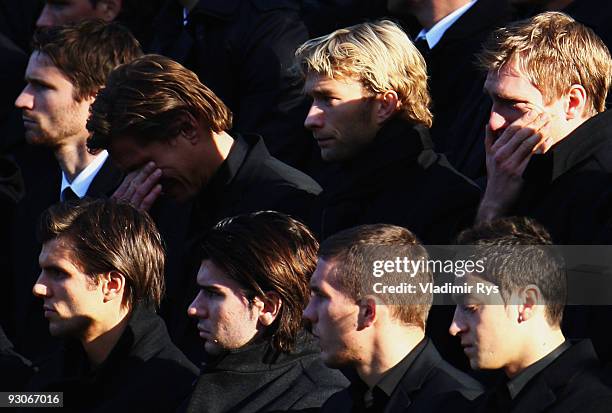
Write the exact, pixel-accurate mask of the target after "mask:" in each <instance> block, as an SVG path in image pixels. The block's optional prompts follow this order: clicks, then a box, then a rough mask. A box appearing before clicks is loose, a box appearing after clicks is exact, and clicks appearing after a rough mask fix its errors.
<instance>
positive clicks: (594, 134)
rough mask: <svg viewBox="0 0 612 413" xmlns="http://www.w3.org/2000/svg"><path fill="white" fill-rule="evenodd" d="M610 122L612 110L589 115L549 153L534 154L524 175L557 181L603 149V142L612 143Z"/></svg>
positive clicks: (531, 178) (611, 121) (606, 144)
mask: <svg viewBox="0 0 612 413" xmlns="http://www.w3.org/2000/svg"><path fill="white" fill-rule="evenodd" d="M608 112H609V113H608ZM611 125H612V111H605V112H603V113H600V114H598V115H595V116H593V117H592V118H590V119H588V120H587V121H586V122H584V123H583V124H582V125H580V126H579V127H578V128H576V129H575V130H574V131H573V132H571V133H570V134H569V135H568V136H567V137H565V138H564V139H563V140H561V141H560V142H559V143H557V144H556V145H555V146H553V147H552V148H551V149H550V150H549V152H548V153H547V154H545V155H536V156H534V157H533V158H532V160H531V161H530V162H529V164H528V166H527V169H526V170H525V173H524V177H525V179H527V180H534V179H537V180H544V181H546V182H547V183H550V182H553V181H555V180H556V179H557V178H559V177H560V176H561V175H563V174H565V173H567V172H569V171H570V170H572V169H574V168H575V167H577V166H578V165H579V164H580V163H581V162H583V161H585V160H586V159H588V158H589V157H591V156H593V155H595V154H597V153H598V152H600V151H601V150H602V148H603V147H604V146H610V145H612V135H611V130H610V128H611Z"/></svg>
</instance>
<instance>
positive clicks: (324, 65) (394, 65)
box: [296, 20, 479, 242]
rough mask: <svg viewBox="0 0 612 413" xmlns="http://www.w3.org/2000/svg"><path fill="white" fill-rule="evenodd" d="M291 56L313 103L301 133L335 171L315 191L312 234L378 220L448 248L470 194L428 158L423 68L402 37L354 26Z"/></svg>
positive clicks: (395, 31) (377, 26)
mask: <svg viewBox="0 0 612 413" xmlns="http://www.w3.org/2000/svg"><path fill="white" fill-rule="evenodd" d="M296 57H297V67H298V68H299V70H300V71H301V73H302V75H303V76H304V77H305V86H304V91H305V93H306V94H307V95H309V96H310V97H312V99H313V102H312V106H311V108H310V111H309V113H308V116H307V117H306V121H305V122H304V125H305V126H306V128H308V129H310V130H311V131H312V133H313V136H314V138H315V139H316V141H317V143H318V145H319V148H320V149H321V157H322V158H323V160H325V161H329V162H335V163H337V165H338V166H339V167H338V168H337V169H338V170H337V171H336V173H335V174H334V175H333V177H332V178H330V179H328V180H327V182H326V184H327V185H325V183H324V190H325V193H326V196H325V199H324V201H323V204H324V205H323V208H324V211H323V215H322V227H321V235H322V236H323V237H325V236H327V235H331V234H333V233H335V232H337V231H340V230H342V229H345V228H349V227H352V226H355V225H358V224H367V223H379V222H382V223H390V224H396V225H401V226H405V227H408V228H410V229H411V230H412V231H414V232H415V233H416V234H417V235H418V236H419V237H420V238H421V239H423V240H424V241H426V242H445V241H448V240H449V239H450V237H451V236H452V235H453V233H454V232H455V231H456V228H457V226H458V225H459V222H460V221H461V218H465V217H466V216H468V215H469V212H468V211H470V209H471V207H472V206H473V205H474V202H477V201H476V199H477V198H478V196H479V192H478V189H477V188H476V187H475V186H473V185H472V184H471V183H470V182H469V181H468V180H466V179H465V178H464V177H463V176H461V175H459V174H458V173H457V172H456V171H455V170H454V169H453V168H452V167H451V166H450V165H449V164H448V162H447V161H446V159H445V158H444V157H443V156H441V155H438V154H437V153H435V152H434V151H433V148H432V143H431V141H430V138H429V134H428V128H429V127H430V126H431V124H432V116H431V112H430V110H429V103H430V97H429V93H428V91H427V70H426V67H425V61H424V59H423V57H422V56H421V55H420V53H419V52H418V50H417V49H416V47H415V46H414V45H413V44H412V42H411V41H410V39H409V38H408V36H407V35H406V34H405V33H404V32H403V31H402V30H401V29H400V28H399V27H398V26H397V25H396V24H395V23H392V22H390V21H386V20H383V21H378V22H375V23H363V24H358V25H355V26H351V27H348V28H345V29H340V30H336V31H335V32H333V33H331V34H329V35H326V36H322V37H318V38H316V39H312V40H309V41H308V42H306V43H305V44H303V45H302V46H301V47H300V48H299V49H298V50H297V52H296Z"/></svg>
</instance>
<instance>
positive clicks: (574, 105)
mask: <svg viewBox="0 0 612 413" xmlns="http://www.w3.org/2000/svg"><path fill="white" fill-rule="evenodd" d="M586 106H587V92H586V90H585V89H584V87H583V86H582V85H572V86H571V87H570V89H569V91H568V92H567V95H566V107H565V116H566V118H567V120H572V119H580V118H583V117H584V116H585V110H587V107H586Z"/></svg>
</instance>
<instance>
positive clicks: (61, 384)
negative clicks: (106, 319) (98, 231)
mask: <svg viewBox="0 0 612 413" xmlns="http://www.w3.org/2000/svg"><path fill="white" fill-rule="evenodd" d="M197 374H198V369H197V367H195V366H194V365H193V364H191V363H190V362H189V360H187V358H186V357H185V355H184V354H182V353H181V352H180V351H179V350H178V349H177V348H176V346H175V345H174V344H173V343H172V342H171V341H170V338H169V337H168V331H167V330H166V326H165V325H164V323H163V321H162V320H161V319H160V318H159V317H158V316H157V315H156V314H154V313H153V311H151V310H149V309H147V308H145V307H144V306H141V305H136V307H135V309H134V310H133V312H132V314H131V315H130V318H129V321H128V324H127V326H126V328H125V330H124V331H123V333H122V335H121V337H120V338H119V340H118V341H117V344H115V346H114V347H113V349H112V350H111V352H110V354H109V355H108V357H107V358H106V360H104V362H102V364H100V365H99V366H97V367H96V368H95V369H92V368H91V366H90V364H89V362H88V360H87V355H86V353H85V351H84V349H83V347H82V346H81V343H79V342H76V341H66V343H65V346H64V347H63V348H62V349H60V351H58V352H57V353H56V354H54V355H53V357H51V358H49V359H48V360H46V361H45V362H44V363H42V364H41V365H40V371H39V372H38V373H37V374H35V375H34V376H33V377H32V379H31V380H30V382H29V384H28V385H27V387H26V388H27V390H29V391H61V392H64V407H63V408H62V411H67V412H79V413H81V412H91V413H93V412H100V413H102V412H137V411H138V412H147V411H151V412H174V411H175V410H176V408H177V407H178V405H179V404H180V403H181V401H182V400H183V399H185V397H187V395H188V394H189V391H190V390H191V385H192V383H193V382H194V380H195V379H196V378H197Z"/></svg>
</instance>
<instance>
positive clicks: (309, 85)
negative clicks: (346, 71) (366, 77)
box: [304, 72, 363, 93]
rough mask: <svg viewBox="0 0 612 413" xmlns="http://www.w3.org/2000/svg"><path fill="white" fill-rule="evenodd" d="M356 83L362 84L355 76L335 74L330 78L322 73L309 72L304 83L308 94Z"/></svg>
mask: <svg viewBox="0 0 612 413" xmlns="http://www.w3.org/2000/svg"><path fill="white" fill-rule="evenodd" d="M355 82H359V83H361V81H360V80H359V79H356V78H355V77H353V76H348V75H342V74H340V73H337V74H336V73H334V76H333V77H329V76H327V75H325V74H322V73H317V72H309V73H308V75H306V81H305V83H304V91H305V92H306V93H308V92H310V91H322V90H327V89H333V88H336V87H337V86H339V85H347V86H348V85H351V84H353V83H355ZM362 86H363V85H362Z"/></svg>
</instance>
